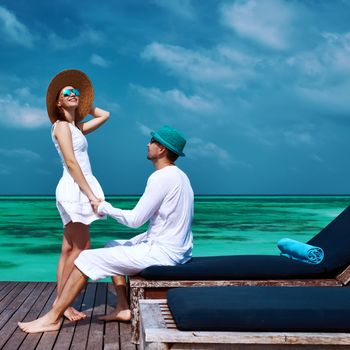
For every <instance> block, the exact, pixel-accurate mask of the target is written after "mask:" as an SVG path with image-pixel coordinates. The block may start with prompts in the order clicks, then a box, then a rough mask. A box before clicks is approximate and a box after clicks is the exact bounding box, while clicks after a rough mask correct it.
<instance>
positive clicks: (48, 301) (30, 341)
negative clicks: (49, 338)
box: [16, 282, 56, 350]
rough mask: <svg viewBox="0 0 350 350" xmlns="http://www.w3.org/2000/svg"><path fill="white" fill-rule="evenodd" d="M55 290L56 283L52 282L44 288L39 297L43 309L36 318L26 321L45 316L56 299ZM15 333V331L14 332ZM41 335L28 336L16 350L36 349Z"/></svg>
mask: <svg viewBox="0 0 350 350" xmlns="http://www.w3.org/2000/svg"><path fill="white" fill-rule="evenodd" d="M55 290H56V283H53V282H49V283H47V286H46V288H45V289H44V291H43V293H42V294H41V295H40V297H39V299H41V300H42V303H43V308H42V309H41V310H40V313H39V314H38V315H37V316H35V317H32V318H29V317H28V320H33V319H35V318H39V317H41V316H43V315H44V314H46V313H47V311H49V310H50V309H51V306H52V303H53V301H54V299H55V298H56V294H55ZM26 318H27V317H26ZM16 332H17V330H16ZM23 334H25V333H23ZM47 334H49V333H47ZM42 335H43V334H42V333H36V334H28V335H27V336H26V337H25V339H24V341H23V342H22V344H21V345H20V347H19V348H18V349H20V350H29V349H36V347H37V344H38V342H39V340H40V338H42ZM49 348H50V347H46V349H49Z"/></svg>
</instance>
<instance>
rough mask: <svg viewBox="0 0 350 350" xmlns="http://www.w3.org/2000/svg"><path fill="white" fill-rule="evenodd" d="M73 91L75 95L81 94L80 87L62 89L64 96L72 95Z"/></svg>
mask: <svg viewBox="0 0 350 350" xmlns="http://www.w3.org/2000/svg"><path fill="white" fill-rule="evenodd" d="M72 93H73V94H74V95H75V96H80V92H79V90H78V89H64V90H63V91H62V95H63V97H68V96H70V95H71V94H72Z"/></svg>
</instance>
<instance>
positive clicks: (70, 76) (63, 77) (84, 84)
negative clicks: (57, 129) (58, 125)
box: [46, 69, 94, 123]
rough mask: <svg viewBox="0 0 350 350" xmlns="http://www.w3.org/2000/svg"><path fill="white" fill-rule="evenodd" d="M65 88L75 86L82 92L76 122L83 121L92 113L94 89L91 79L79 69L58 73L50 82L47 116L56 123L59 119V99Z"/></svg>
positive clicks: (47, 94)
mask: <svg viewBox="0 0 350 350" xmlns="http://www.w3.org/2000/svg"><path fill="white" fill-rule="evenodd" d="M65 86H73V87H74V88H76V89H78V90H79V92H80V96H79V107H78V114H77V119H76V120H75V122H80V121H81V120H83V119H84V118H85V117H86V116H87V115H88V114H89V112H90V110H91V106H92V104H93V101H94V88H93V86H92V83H91V80H90V79H89V77H88V76H87V75H86V74H85V73H83V72H82V71H80V70H78V69H67V70H63V71H62V72H60V73H58V74H57V75H56V76H54V77H53V79H52V80H51V81H50V83H49V86H48V88H47V93H46V109H47V114H48V115H49V118H50V120H51V123H54V122H56V121H57V119H58V117H59V116H58V113H57V97H58V94H59V92H60V91H61V90H62V89H63V88H64V87H65Z"/></svg>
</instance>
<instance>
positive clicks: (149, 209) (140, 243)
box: [18, 126, 193, 333]
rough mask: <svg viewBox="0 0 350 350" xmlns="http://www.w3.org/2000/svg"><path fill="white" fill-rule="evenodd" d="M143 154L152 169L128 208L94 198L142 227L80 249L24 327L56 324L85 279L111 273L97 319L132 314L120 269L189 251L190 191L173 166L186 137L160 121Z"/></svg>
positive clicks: (185, 256)
mask: <svg viewBox="0 0 350 350" xmlns="http://www.w3.org/2000/svg"><path fill="white" fill-rule="evenodd" d="M151 136H152V139H151V141H150V142H149V143H148V155H147V158H148V159H149V160H151V161H152V162H153V165H154V167H155V172H154V173H153V174H152V175H151V176H150V177H149V179H148V181H147V186H146V189H145V192H144V194H143V195H142V197H141V198H140V200H139V201H138V203H137V205H136V206H135V208H134V209H132V210H121V209H117V208H113V207H112V206H111V205H110V204H109V203H107V202H102V203H97V202H96V203H93V205H94V207H95V208H96V209H97V211H98V213H99V214H101V215H102V214H108V215H110V216H112V217H113V218H115V219H116V220H117V221H118V222H120V223H121V224H124V225H126V226H129V227H139V226H141V225H143V224H144V223H145V222H146V221H148V220H149V221H150V222H149V226H148V229H147V231H146V232H145V233H142V234H140V235H138V236H135V237H134V238H132V239H131V240H129V241H113V242H112V243H109V244H108V246H107V247H105V248H101V249H90V250H85V251H83V252H82V253H81V254H80V255H79V257H78V258H77V259H76V260H75V262H74V263H75V267H74V268H73V270H72V273H71V274H70V276H69V278H68V280H67V282H66V284H65V286H64V288H63V291H62V293H61V296H60V298H59V299H58V300H57V302H56V304H55V305H54V306H53V308H52V309H51V310H50V311H49V312H48V313H47V314H46V315H44V316H43V317H41V318H39V319H37V320H35V321H32V322H19V323H18V325H19V327H20V328H21V329H22V330H23V331H25V332H28V333H37V332H46V331H53V330H57V329H59V327H60V324H61V316H62V315H63V312H64V311H65V309H66V308H67V307H68V306H69V305H70V304H71V303H72V301H73V300H74V299H75V298H76V297H77V295H78V294H79V293H80V291H81V290H82V289H83V288H84V287H85V285H86V283H87V279H88V278H89V277H90V278H91V279H93V280H97V279H101V278H105V277H107V276H112V280H113V283H114V286H115V288H116V292H117V296H118V298H117V305H116V307H115V309H114V310H113V312H112V313H110V314H108V315H106V316H103V317H101V318H100V319H102V320H106V321H109V320H118V321H128V320H130V319H131V311H130V309H129V305H128V300H127V293H126V282H125V277H124V276H125V275H134V274H137V273H138V272H140V271H141V270H143V269H145V268H146V267H148V266H151V265H176V264H182V263H185V262H186V261H188V260H189V259H190V258H191V256H192V231H191V224H192V217H193V191H192V187H191V184H190V181H189V180H188V177H187V176H186V174H185V173H184V172H183V171H181V170H180V169H179V168H178V167H176V166H175V164H174V163H175V161H176V159H177V158H178V157H179V156H184V153H183V149H184V146H185V144H186V140H185V139H184V138H183V136H182V135H181V134H180V133H179V132H178V131H177V130H176V129H174V128H172V127H169V126H163V127H162V128H160V129H159V130H158V131H157V132H155V133H154V132H152V133H151Z"/></svg>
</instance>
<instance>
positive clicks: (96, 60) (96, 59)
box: [90, 53, 109, 68]
mask: <svg viewBox="0 0 350 350" xmlns="http://www.w3.org/2000/svg"><path fill="white" fill-rule="evenodd" d="M90 62H91V63H92V64H94V65H96V66H100V67H103V68H106V67H108V66H109V62H108V61H107V60H105V59H104V58H103V57H101V56H99V55H97V54H95V53H94V54H92V55H91V57H90Z"/></svg>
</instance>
